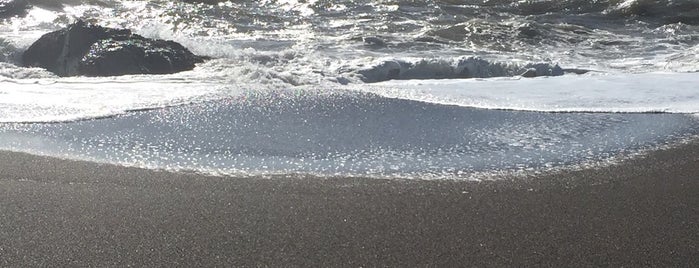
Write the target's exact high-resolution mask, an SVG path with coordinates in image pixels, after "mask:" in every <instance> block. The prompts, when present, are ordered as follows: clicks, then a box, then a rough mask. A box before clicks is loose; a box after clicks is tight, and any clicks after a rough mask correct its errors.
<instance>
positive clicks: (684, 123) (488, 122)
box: [0, 89, 697, 179]
mask: <svg viewBox="0 0 699 268" xmlns="http://www.w3.org/2000/svg"><path fill="white" fill-rule="evenodd" d="M696 124H697V120H696V119H695V118H690V117H687V116H683V115H667V114H589V113H566V114H563V113H532V112H518V111H495V110H486V109H473V108H463V107H457V106H448V105H436V104H432V103H425V102H419V101H412V100H403V99H395V98H386V97H382V96H378V95H375V94H367V93H364V92H357V91H351V92H348V91H346V90H345V91H342V90H338V91H332V92H328V91H326V90H321V89H317V90H315V91H308V92H303V91H301V92H300V91H297V90H281V91H274V92H263V93H260V94H242V95H239V96H238V97H232V98H222V99H217V100H211V101H204V102H199V103H193V104H189V105H184V106H175V107H169V108H163V109H157V110H148V111H141V112H132V113H128V114H124V115H122V116H117V117H112V118H107V119H102V120H85V121H77V122H69V123H61V124H0V140H2V141H3V142H2V143H0V149H4V150H20V151H24V152H30V153H37V152H39V153H41V154H48V155H53V156H58V157H65V158H78V159H84V160H90V161H98V162H108V163H117V164H123V165H130V166H139V167H146V168H155V169H169V170H177V171H183V170H188V171H197V172H203V173H207V174H218V175H233V176H241V175H243V176H245V175H247V176H259V175H274V174H315V175H319V176H362V177H366V176H376V177H383V178H391V177H401V178H420V179H425V178H449V179H463V178H468V177H469V176H470V175H471V174H473V172H488V171H492V170H495V171H501V170H531V169H538V168H544V169H545V168H547V167H556V166H561V165H568V164H576V163H580V162H584V161H600V160H604V159H607V158H609V157H611V156H616V155H624V154H628V153H629V152H634V151H635V150H638V149H643V148H646V147H652V146H656V145H658V144H662V143H663V142H667V141H671V140H672V139H673V138H676V137H682V136H683V135H687V134H695V133H696V126H697V125H696Z"/></svg>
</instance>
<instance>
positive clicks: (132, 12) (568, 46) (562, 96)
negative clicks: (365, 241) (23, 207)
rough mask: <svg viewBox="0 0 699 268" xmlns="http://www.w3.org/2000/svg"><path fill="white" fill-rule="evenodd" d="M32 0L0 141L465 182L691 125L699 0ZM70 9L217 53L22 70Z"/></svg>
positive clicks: (162, 161)
mask: <svg viewBox="0 0 699 268" xmlns="http://www.w3.org/2000/svg"><path fill="white" fill-rule="evenodd" d="M26 2H28V3H29V4H30V5H31V7H30V8H28V9H27V10H26V11H25V12H17V13H16V14H9V13H2V12H0V14H6V15H3V16H4V17H3V18H2V19H0V149H2V150H12V151H21V152H29V153H33V154H40V155H49V156H57V157H63V158H70V159H82V160H89V161H96V162H106V163H116V164H121V165H128V166H139V167H145V168H154V169H167V170H178V171H194V172H201V173H205V174H223V175H231V176H260V175H262V176H265V175H289V174H301V175H318V176H340V177H342V176H362V177H364V176H369V177H378V178H418V179H426V178H436V179H467V178H473V174H483V173H498V172H502V171H522V170H523V171H532V172H537V171H541V170H548V169H555V168H560V167H570V166H576V165H589V164H591V163H592V164H604V163H609V162H610V160H612V159H618V158H620V157H621V158H623V157H627V156H633V155H635V154H637V153H638V152H642V151H644V150H647V149H652V148H655V147H657V146H661V145H664V144H670V143H673V142H676V141H678V140H681V139H684V138H688V137H692V136H695V135H697V134H699V116H697V114H699V2H697V1H696V0H674V1H669V0H667V1H662V0H661V1H643V0H626V1H621V0H598V1H580V0H561V1H548V0H528V1H507V0H484V1H475V0H463V1H459V0H450V1H446V0H444V1H414V0H413V1H407V0H391V1H389V0H354V1H323V0H315V1H314V0H307V1H295V0H277V1H275V0H265V1H161V0H151V1H126V0H91V1H76V0H60V1H56V0H52V1H46V0H28V1H26ZM1 3H2V1H0V4H1ZM1 8H2V5H0V9H1ZM7 14H9V15H7ZM76 19H84V20H88V21H91V22H94V23H98V24H101V25H103V26H109V27H119V28H129V29H132V30H133V31H134V32H136V33H138V34H141V35H144V36H146V37H151V38H161V39H170V40H175V41H177V42H180V43H182V44H183V45H185V46H186V47H188V48H189V49H190V50H192V51H193V52H194V53H196V54H200V55H206V56H210V57H212V59H211V60H209V61H207V62H205V63H202V64H199V65H198V66H197V68H195V69H194V70H192V71H187V72H182V73H177V74H172V75H129V76H119V77H106V78H95V77H71V78H60V77H57V76H55V75H53V74H51V73H49V72H47V71H44V70H42V69H38V68H24V67H21V65H22V63H21V54H22V52H23V51H24V50H25V49H26V48H27V47H29V45H31V43H32V42H34V41H35V40H36V39H38V38H39V37H40V36H41V35H42V34H44V33H47V32H50V31H53V30H56V29H59V28H61V27H64V26H66V25H68V24H69V23H71V22H73V21H75V20H76ZM528 69H535V70H536V72H537V73H538V74H541V75H546V74H559V73H561V72H562V73H564V75H561V76H542V77H536V78H523V77H521V76H519V75H520V74H522V73H523V72H524V71H526V70H528Z"/></svg>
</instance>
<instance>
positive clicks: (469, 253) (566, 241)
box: [0, 140, 699, 267]
mask: <svg viewBox="0 0 699 268" xmlns="http://www.w3.org/2000/svg"><path fill="white" fill-rule="evenodd" d="M697 193H699V141H697V140H695V141H691V142H687V143H686V144H681V145H677V146H671V148H660V149H658V150H656V151H650V152H648V153H646V154H644V155H642V156H640V157H635V158H631V159H625V160H623V161H621V162H620V163H618V164H614V165H610V166H603V167H597V168H591V169H581V170H571V171H561V172H554V173H551V174H541V175H531V176H526V177H524V178H521V177H517V178H507V177H506V178H503V179H500V180H494V181H481V182H473V181H414V180H379V179H362V178H332V179H324V178H272V179H263V178H230V177H216V176H205V175H197V174H186V173H172V172H166V171H157V170H145V169H140V168H133V167H119V166H113V165H108V164H98V163H90V162H81V161H73V160H62V159H56V158H50V157H42V156H34V155H29V154H24V153H13V152H0V215H2V219H1V220H0V264H2V265H3V266H45V265H58V266H60V265H71V266H127V265H137V266H173V265H180V266H216V265H219V266H221V265H232V266H333V267H334V266H436V267H443V266H496V267H503V266H571V265H572V266H664V267H670V266H673V267H690V266H693V265H696V264H697V263H699V194H697Z"/></svg>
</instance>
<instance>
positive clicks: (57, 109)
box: [0, 73, 699, 123]
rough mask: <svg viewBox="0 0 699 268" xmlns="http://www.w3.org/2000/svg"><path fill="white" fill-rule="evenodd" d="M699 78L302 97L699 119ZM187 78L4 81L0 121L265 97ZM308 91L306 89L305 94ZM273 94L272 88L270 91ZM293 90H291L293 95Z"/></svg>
mask: <svg viewBox="0 0 699 268" xmlns="http://www.w3.org/2000/svg"><path fill="white" fill-rule="evenodd" d="M698 85H699V73H647V74H617V75H599V74H596V75H584V76H574V75H567V76H561V77H544V78H532V79H528V78H519V77H516V78H489V79H449V80H406V81H388V82H382V83H377V84H370V85H348V86H341V85H337V84H334V83H330V82H326V83H324V84H320V85H316V86H305V87H298V88H297V89H296V90H298V91H304V90H309V89H310V88H315V91H321V92H322V91H323V90H325V91H328V92H330V91H332V92H335V93H337V92H342V91H347V94H350V92H352V91H361V92H369V93H373V94H377V95H380V96H383V97H388V98H398V99H405V100H415V101H422V102H428V103H435V104H447V105H458V106H464V107H474V108H485V109H505V110H522V111H542V112H613V113H616V112H624V113H629V112H631V113H649V112H663V113H685V114H692V113H699V86H698ZM259 88H260V87H259V86H257V88H255V89H253V88H252V87H251V86H247V87H244V86H242V85H235V84H231V83H227V82H223V81H210V82H205V81H203V80H202V79H197V80H193V79H187V78H186V76H184V77H183V76H180V77H177V76H160V77H158V76H156V77H148V76H130V77H118V78H41V79H24V80H10V79H5V80H0V97H1V98H0V122H5V123H8V122H27V123H28V122H65V121H73V120H80V119H91V118H101V117H109V116H114V115H118V114H123V113H125V112H128V111H134V110H143V109H155V108H162V107H168V106H174V105H181V104H187V103H200V102H203V101H207V100H216V99H222V98H227V97H235V96H238V95H240V94H244V93H245V92H253V91H255V92H264V91H265V90H264V89H259ZM304 88H305V89H304ZM268 91H269V92H272V89H268ZM292 91H293V90H292Z"/></svg>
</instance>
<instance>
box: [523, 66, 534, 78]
mask: <svg viewBox="0 0 699 268" xmlns="http://www.w3.org/2000/svg"><path fill="white" fill-rule="evenodd" d="M520 76H521V77H526V78H532V77H536V69H534V68H529V69H527V70H526V71H524V72H523V73H522V74H520Z"/></svg>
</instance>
